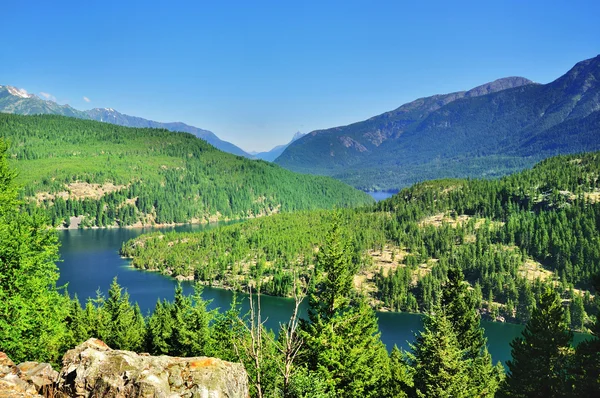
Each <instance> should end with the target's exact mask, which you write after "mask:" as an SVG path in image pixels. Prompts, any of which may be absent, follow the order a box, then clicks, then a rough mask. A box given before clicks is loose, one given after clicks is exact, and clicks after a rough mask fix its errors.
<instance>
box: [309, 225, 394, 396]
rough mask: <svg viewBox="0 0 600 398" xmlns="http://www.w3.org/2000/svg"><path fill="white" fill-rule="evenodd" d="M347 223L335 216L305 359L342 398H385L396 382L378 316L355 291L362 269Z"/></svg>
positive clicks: (312, 303) (320, 262)
mask: <svg viewBox="0 0 600 398" xmlns="http://www.w3.org/2000/svg"><path fill="white" fill-rule="evenodd" d="M341 222H342V221H341V218H340V215H339V214H338V213H335V214H334V216H333V220H332V226H331V229H330V231H329V233H328V235H327V237H326V240H325V244H324V245H323V246H322V247H321V249H320V250H319V254H318V258H317V267H318V269H319V272H320V273H321V275H323V276H322V279H321V280H319V281H317V284H316V287H315V289H314V291H313V293H312V294H311V295H310V300H309V311H308V316H309V319H308V320H302V322H301V330H302V336H303V339H304V341H305V345H304V350H303V353H304V360H305V364H306V366H307V367H308V369H309V371H311V372H315V373H317V374H318V375H319V376H320V378H322V379H323V380H325V382H326V384H327V385H328V389H329V392H330V393H333V394H334V395H335V396H338V397H379V396H381V395H382V392H383V391H384V389H385V386H386V383H387V381H388V380H389V378H390V371H389V359H388V355H387V351H386V349H385V346H384V345H383V343H382V342H381V339H380V334H379V329H378V325H377V318H376V317H375V312H374V311H373V309H372V308H371V307H370V306H369V305H368V304H367V303H366V301H365V299H364V298H363V297H362V296H360V295H358V294H357V293H355V292H353V291H352V286H353V278H354V274H355V272H356V270H357V268H358V267H357V264H356V263H354V262H353V261H352V255H353V251H352V249H351V247H350V244H349V241H348V238H347V237H344V236H342V232H341V228H340V223H341Z"/></svg>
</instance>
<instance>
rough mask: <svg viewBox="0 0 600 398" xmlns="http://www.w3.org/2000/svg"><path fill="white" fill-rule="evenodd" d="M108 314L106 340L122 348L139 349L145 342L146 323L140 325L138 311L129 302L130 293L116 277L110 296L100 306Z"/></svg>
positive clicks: (111, 344) (117, 347) (109, 291)
mask: <svg viewBox="0 0 600 398" xmlns="http://www.w3.org/2000/svg"><path fill="white" fill-rule="evenodd" d="M99 310H100V311H102V312H104V314H106V315H105V316H106V320H107V325H106V326H107V335H106V336H105V337H104V342H105V343H106V344H108V345H109V346H110V347H112V348H115V349H121V350H131V351H139V350H140V349H141V348H142V346H143V343H144V333H145V332H144V325H143V323H142V324H141V325H140V321H139V315H140V314H139V309H138V313H137V314H136V311H135V309H134V307H133V306H132V305H131V303H130V302H129V293H127V291H125V292H123V288H122V287H121V286H120V285H119V283H118V282H117V278H116V277H115V278H114V279H113V281H112V283H111V285H110V289H109V290H108V298H107V299H106V301H104V305H103V306H102V307H101V308H99Z"/></svg>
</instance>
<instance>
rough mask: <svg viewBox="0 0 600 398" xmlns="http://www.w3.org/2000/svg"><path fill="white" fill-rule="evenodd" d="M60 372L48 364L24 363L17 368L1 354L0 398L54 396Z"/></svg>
mask: <svg viewBox="0 0 600 398" xmlns="http://www.w3.org/2000/svg"><path fill="white" fill-rule="evenodd" d="M57 377H58V372H57V371H55V370H54V369H52V366H50V365H49V364H47V363H37V362H24V363H22V364H20V365H19V366H15V364H14V363H13V361H11V360H10V358H9V357H8V356H7V355H6V354H5V353H3V352H0V398H30V397H42V395H40V394H44V395H46V396H52V393H53V392H54V382H55V381H56V379H57Z"/></svg>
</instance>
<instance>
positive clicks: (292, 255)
mask: <svg viewBox="0 0 600 398" xmlns="http://www.w3.org/2000/svg"><path fill="white" fill-rule="evenodd" d="M599 172H600V155H599V154H598V153H589V154H582V155H577V156H560V157H556V158H552V159H548V160H546V161H544V162H542V163H540V164H539V165H537V166H536V167H534V168H533V169H532V170H528V171H525V172H522V173H519V174H515V175H513V176H509V177H505V178H503V179H501V180H497V181H486V180H441V181H429V182H426V183H421V184H417V185H415V186H413V187H411V188H408V189H405V190H402V191H401V192H399V193H398V194H397V195H395V196H394V197H392V198H390V199H388V200H386V201H383V202H379V203H378V204H376V205H374V206H373V207H365V208H360V209H354V210H347V209H343V210H339V211H338V216H339V218H340V222H339V229H340V234H341V235H342V236H344V240H346V241H347V242H346V243H347V244H349V245H350V247H351V251H352V261H353V262H352V264H355V265H356V267H354V268H353V269H350V270H349V271H348V272H351V273H352V272H354V273H356V272H358V273H362V275H367V274H369V273H370V274H371V275H374V276H373V277H372V283H373V284H374V285H375V286H374V287H375V289H372V290H371V294H372V296H373V297H372V298H373V299H375V300H377V302H379V303H380V304H378V305H380V306H381V307H384V308H387V309H390V310H394V311H407V312H427V311H431V310H432V309H433V307H434V305H436V304H439V303H440V302H441V300H442V299H443V297H442V296H443V293H442V292H443V286H444V284H445V283H446V280H447V276H448V272H449V270H451V269H456V270H458V271H460V272H462V273H463V274H464V275H465V280H466V281H467V282H468V283H469V284H470V285H471V287H473V295H472V297H470V298H469V300H470V301H472V302H473V303H474V305H475V307H476V308H478V309H479V310H480V312H481V313H482V314H484V316H485V317H487V318H488V319H497V318H500V317H502V318H504V319H505V320H507V321H509V322H520V323H525V322H527V320H529V318H530V317H531V314H532V312H533V310H534V309H535V306H536V301H537V300H538V299H539V297H540V296H541V294H542V292H543V290H544V289H545V287H547V286H552V287H553V288H555V289H556V290H557V291H558V292H559V293H560V294H561V295H563V297H564V298H565V299H569V300H571V307H572V308H570V312H571V318H572V322H571V323H572V327H573V328H575V329H582V328H583V329H585V325H586V319H587V318H588V314H589V313H590V311H592V307H591V305H590V304H589V303H590V300H587V301H585V300H584V299H583V298H582V297H581V294H580V293H579V292H576V293H571V292H572V288H573V287H577V288H579V289H583V290H591V291H593V289H592V288H591V286H590V284H589V280H590V277H591V275H593V274H595V273H597V272H599V271H600V268H598V267H599V266H600V265H599V264H600V230H598V225H600V224H598V222H597V220H598V219H600V216H599V215H600V202H598V201H597V200H596V197H597V192H598V191H599V190H600V183H599V181H598V180H597V179H596V177H595V175H597V173H599ZM431 217H434V218H435V217H441V218H442V219H443V220H442V221H441V222H440V223H438V224H437V225H436V224H435V223H431V222H429V221H428V220H429V219H430V218H431ZM329 220H330V213H329V212H327V211H311V212H297V213H293V214H280V215H274V216H271V217H265V218H261V219H256V220H249V221H246V222H244V223H240V224H236V225H230V226H226V227H221V228H216V229H212V230H210V231H206V232H200V233H191V234H154V235H144V236H141V237H139V238H137V239H136V240H132V241H130V242H127V243H126V244H124V245H123V248H122V254H124V255H126V256H129V257H132V258H133V264H134V266H137V267H140V268H143V269H156V270H160V271H162V272H164V273H169V274H170V275H173V276H174V275H186V276H191V275H194V276H195V278H196V279H197V280H200V281H203V282H205V283H208V284H212V285H214V286H224V285H225V286H232V287H239V286H244V285H246V284H248V283H250V282H251V281H252V280H254V279H261V285H262V291H263V293H266V294H272V295H280V296H289V295H290V292H291V287H292V285H293V278H294V273H293V272H292V269H293V268H294V267H293V265H296V264H301V265H302V267H301V268H302V269H303V271H302V272H300V273H299V274H298V275H296V276H297V277H299V278H300V279H301V280H306V279H307V278H308V277H309V276H310V274H311V270H312V268H311V266H312V265H313V264H316V263H318V261H317V260H316V259H315V255H314V253H315V248H317V247H318V246H319V244H320V243H321V242H323V241H324V239H325V236H326V232H327V228H328V227H327V226H328V223H329ZM346 243H344V244H346ZM384 247H387V248H388V249H389V250H391V251H392V253H399V252H403V253H402V254H401V255H399V256H397V257H396V258H395V259H394V262H396V263H398V265H399V266H397V267H393V266H391V267H388V268H387V269H386V267H385V265H384V266H381V265H375V264H372V261H371V258H370V256H371V255H372V254H373V252H381V251H382V250H383V248H384ZM319 255H322V254H319ZM528 264H537V269H538V271H539V274H538V275H539V276H540V277H537V276H535V275H532V274H529V275H528V273H529V271H527V269H528ZM377 267H380V268H377ZM424 270H425V272H424ZM534 271H535V270H534ZM534 271H531V272H532V273H533V272H534ZM548 271H550V272H548ZM536 272H537V271H536ZM542 272H545V274H544V273H542ZM259 274H260V278H259V277H258V275H259ZM544 275H548V277H545V276H544ZM556 281H560V284H556V283H555V282H556ZM234 282H235V283H237V284H238V285H237V286H234V285H233V284H234ZM313 282H316V280H313ZM331 283H334V281H332V282H331ZM586 303H588V304H586ZM582 304H583V307H582ZM582 308H583V312H582Z"/></svg>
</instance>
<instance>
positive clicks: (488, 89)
mask: <svg viewBox="0 0 600 398" xmlns="http://www.w3.org/2000/svg"><path fill="white" fill-rule="evenodd" d="M528 84H535V83H534V82H532V81H531V80H529V79H526V78H524V77H520V76H510V77H503V78H501V79H497V80H494V81H493V82H489V83H485V84H482V85H480V86H477V87H474V88H472V89H470V90H469V91H467V92H466V93H465V97H479V96H480V95H486V94H491V93H495V92H496V91H502V90H507V89H509V88H515V87H521V86H526V85H528Z"/></svg>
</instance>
